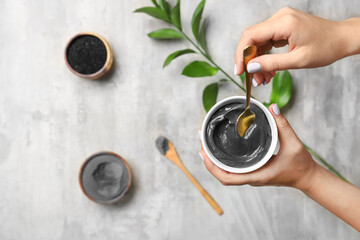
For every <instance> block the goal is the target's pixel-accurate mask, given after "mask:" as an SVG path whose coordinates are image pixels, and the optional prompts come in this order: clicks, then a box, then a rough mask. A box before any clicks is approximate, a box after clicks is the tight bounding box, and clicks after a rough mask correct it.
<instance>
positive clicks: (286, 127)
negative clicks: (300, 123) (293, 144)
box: [269, 103, 297, 143]
mask: <svg viewBox="0 0 360 240" xmlns="http://www.w3.org/2000/svg"><path fill="white" fill-rule="evenodd" d="M269 110H270V112H271V114H272V115H273V117H274V119H275V122H276V125H277V128H278V133H279V140H280V143H285V142H289V138H292V137H293V136H295V137H296V134H295V132H294V130H293V129H292V127H291V126H290V124H289V122H288V120H287V119H286V118H285V117H284V115H282V114H281V113H280V108H279V106H278V105H277V104H276V103H274V104H271V105H270V107H269ZM296 138H297V137H296Z"/></svg>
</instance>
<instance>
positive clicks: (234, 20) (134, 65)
mask: <svg viewBox="0 0 360 240" xmlns="http://www.w3.org/2000/svg"><path fill="white" fill-rule="evenodd" d="M197 2H198V1H190V0H183V4H182V8H181V10H182V12H183V16H184V20H183V25H184V28H185V30H186V31H187V32H189V33H190V28H189V24H190V19H191V15H192V11H193V9H194V8H195V5H196V3H197ZM149 4H150V1H145V0H141V1H119V0H107V1H102V0H93V1H81V0H66V1H45V0H42V1H41V0H37V1H24V0H23V1H20V0H19V1H11V0H2V1H1V3H0V9H1V14H0V36H1V37H0V46H1V47H0V89H1V90H0V91H1V94H0V191H1V197H0V239H3V240H7V239H38V240H40V239H156V240H158V239H358V237H359V236H358V233H357V232H356V231H355V230H353V229H352V228H351V227H349V226H347V225H346V224H345V223H343V222H342V221H341V220H339V219H337V218H336V217H334V216H333V215H332V214H331V213H329V212H327V211H326V210H325V209H323V208H322V207H320V206H319V205H317V204H316V203H314V202H312V201H311V200H310V199H308V198H307V197H305V196H304V195H303V194H302V193H301V192H299V191H296V190H293V189H288V188H276V187H267V188H253V187H249V186H242V187H224V186H222V185H221V184H220V183H219V182H218V181H217V180H216V179H214V178H213V177H212V176H211V174H210V173H209V172H208V171H207V170H206V169H205V167H204V165H203V163H202V161H201V160H200V159H199V156H198V151H199V149H200V143H199V139H198V133H197V130H198V129H199V128H200V126H201V122H202V119H203V118H204V116H205V112H204V110H203V108H202V105H201V93H202V89H203V87H204V86H205V85H207V84H208V83H209V82H210V81H212V80H211V79H207V78H204V79H189V78H186V77H183V76H181V75H180V72H181V70H182V68H183V66H184V65H185V64H186V63H187V62H189V61H190V60H192V59H199V57H197V56H196V55H189V56H184V57H182V58H179V59H177V60H176V61H177V63H172V64H171V65H169V66H168V67H167V68H166V69H164V70H163V69H162V63H163V60H164V59H165V57H166V56H167V55H168V54H169V53H171V52H172V51H174V50H177V49H182V48H185V47H190V45H189V44H187V43H184V42H182V41H174V42H160V41H159V42H157V41H154V40H151V39H149V38H148V37H147V36H146V33H148V32H150V31H151V30H154V29H158V28H160V27H164V26H166V24H164V23H161V22H159V21H157V20H154V19H152V18H149V17H148V16H145V15H142V14H134V13H132V11H133V10H134V9H136V8H139V7H142V6H145V5H149ZM286 5H289V6H292V7H295V8H298V9H301V10H304V11H308V12H310V13H313V14H316V15H318V16H321V17H326V18H329V19H333V20H340V19H344V18H348V17H352V16H356V15H358V14H359V11H358V10H359V9H360V2H359V1H357V0H351V1H347V2H346V4H344V3H343V2H341V1H334V0H332V1H328V0H327V1H325V0H322V1H310V0H308V1H295V0H293V1H280V0H279V1H276V0H271V1H270V0H267V1H261V0H252V1H236V0H228V1H215V0H209V1H208V3H207V6H206V10H205V16H206V18H207V19H208V23H209V28H208V39H209V49H210V53H211V54H212V56H213V57H214V59H215V60H216V62H218V64H219V65H221V66H223V68H224V69H225V70H226V71H228V72H229V73H232V69H233V64H234V51H235V48H236V44H237V42H238V40H239V38H240V36H241V32H242V30H243V29H244V28H245V27H247V26H250V25H253V24H255V23H257V22H259V21H262V20H265V19H266V18H268V17H270V16H271V15H272V14H273V13H275V12H276V11H277V10H278V9H279V8H280V7H282V6H286ZM89 30H90V31H94V32H97V33H99V34H101V35H103V36H104V37H105V38H106V39H107V40H108V41H109V43H110V44H111V46H112V48H113V50H114V54H115V63H114V69H113V71H112V73H111V74H110V75H108V76H107V77H106V78H105V79H103V81H88V80H84V79H79V78H78V77H76V76H74V75H73V74H72V73H71V72H70V71H69V70H68V69H67V68H66V65H65V62H64V56H63V54H64V47H65V44H66V41H67V40H68V39H70V38H71V37H72V36H73V35H75V34H76V33H78V32H82V31H89ZM319 34H320V33H319ZM329 51H331V49H329ZM292 74H293V76H294V87H295V97H294V99H293V103H292V107H291V108H290V109H287V110H286V111H285V113H286V116H287V117H288V119H289V121H290V123H291V124H292V125H293V127H294V128H295V130H296V132H297V134H298V135H299V137H300V138H301V139H302V140H303V141H304V142H305V143H307V144H309V145H310V146H312V147H313V148H314V149H316V150H317V151H318V152H319V153H320V154H321V155H322V156H323V157H325V158H326V159H327V160H328V161H329V162H331V163H332V164H333V165H334V166H335V167H336V168H337V169H339V170H340V171H341V173H343V174H344V175H345V176H346V177H347V178H348V179H349V180H350V181H352V182H353V183H354V184H356V185H357V186H360V174H359V173H360V164H359V163H360V159H359V154H360V148H359V147H358V146H359V144H360V139H359V138H358V136H359V135H360V107H359V106H360V105H359V104H358V102H359V101H360V91H359V90H358V89H359V87H360V86H359V82H358V76H359V74H360V56H356V57H351V58H348V59H344V60H341V61H339V62H337V63H335V64H333V65H332V66H329V67H325V68H319V69H314V70H297V71H292ZM219 77H221V76H220V74H219ZM269 90H270V89H269V87H268V86H265V87H260V88H257V89H256V90H254V95H255V96H257V97H258V98H260V99H264V100H265V99H266V98H267V97H268V95H269ZM235 94H243V93H241V92H240V91H239V90H238V89H237V88H236V87H234V86H233V85H231V84H228V85H226V86H224V87H223V88H221V93H220V96H219V98H220V99H221V98H224V97H227V96H232V95H235ZM160 134H163V135H165V136H167V137H168V138H169V139H171V140H172V141H173V143H174V145H175V147H176V148H177V150H178V153H179V155H180V157H181V158H182V160H183V162H184V163H185V165H186V166H187V167H188V168H189V170H190V171H191V172H192V173H193V174H194V175H195V176H196V178H197V179H198V180H199V181H200V182H201V184H202V185H203V186H204V187H205V188H206V189H207V190H208V191H209V192H210V193H211V194H212V196H213V197H214V198H215V199H216V200H217V201H218V203H219V204H220V205H221V206H222V207H223V209H224V212H225V213H224V215H223V216H221V217H219V216H217V214H216V213H215V212H214V211H213V210H212V209H211V208H210V207H209V205H208V204H207V203H206V201H205V200H204V199H203V198H202V196H201V195H200V193H199V192H198V191H197V190H196V189H195V188H194V187H193V186H192V185H191V183H190V181H189V180H188V179H187V178H186V177H185V175H184V174H183V173H181V172H180V171H179V170H178V169H177V168H176V167H175V166H174V165H173V164H172V163H170V162H169V161H168V160H166V159H165V158H164V157H163V156H162V155H161V154H160V153H159V152H158V151H157V149H156V148H155V143H154V141H155V139H156V138H157V137H158V135H160ZM99 150H111V151H114V152H117V153H119V154H120V155H122V156H123V157H124V158H125V159H127V161H128V162H129V164H130V166H131V168H132V171H133V174H134V185H133V188H132V189H131V191H130V192H129V194H128V195H127V196H126V197H125V198H124V199H123V201H122V202H120V203H119V204H117V205H114V206H102V205H97V204H95V203H93V202H91V201H89V200H88V199H87V198H86V197H85V196H84V195H83V194H82V192H81V190H80V187H79V184H78V170H79V168H80V166H81V164H82V162H83V160H84V159H85V158H86V157H87V156H89V155H90V154H92V153H94V152H96V151H99Z"/></svg>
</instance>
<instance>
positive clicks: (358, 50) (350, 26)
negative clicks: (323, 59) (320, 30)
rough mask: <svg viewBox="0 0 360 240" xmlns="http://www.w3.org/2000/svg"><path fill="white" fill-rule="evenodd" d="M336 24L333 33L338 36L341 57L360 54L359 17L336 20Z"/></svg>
mask: <svg viewBox="0 0 360 240" xmlns="http://www.w3.org/2000/svg"><path fill="white" fill-rule="evenodd" d="M337 26H338V27H337V28H338V30H337V31H336V33H335V34H336V35H337V36H338V37H339V44H340V45H339V46H340V48H341V49H342V50H343V54H344V56H342V57H347V56H351V55H355V54H360V18H349V19H347V20H344V21H340V22H337ZM342 57H341V58H342Z"/></svg>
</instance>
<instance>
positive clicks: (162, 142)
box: [155, 136, 223, 215]
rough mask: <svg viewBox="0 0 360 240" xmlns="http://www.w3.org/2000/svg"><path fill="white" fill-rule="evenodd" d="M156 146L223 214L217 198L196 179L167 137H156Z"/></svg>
mask: <svg viewBox="0 0 360 240" xmlns="http://www.w3.org/2000/svg"><path fill="white" fill-rule="evenodd" d="M155 143H156V147H157V148H158V150H159V151H160V152H161V153H162V154H163V155H165V157H167V158H168V159H170V160H171V161H172V162H173V163H175V164H176V166H178V167H179V168H180V169H181V170H182V171H183V172H184V173H185V174H186V176H187V177H188V178H189V179H190V181H191V182H192V183H193V184H194V185H195V187H196V188H197V189H198V190H199V191H200V193H201V194H202V195H203V196H204V198H205V199H206V201H208V203H209V204H210V206H211V207H212V208H213V209H214V210H215V211H216V212H217V213H218V214H219V215H221V214H223V210H222V209H221V207H220V206H219V205H218V204H217V203H216V202H215V200H214V199H213V198H212V197H211V196H210V194H209V193H208V192H207V191H206V190H205V189H204V188H203V187H202V186H201V185H200V184H199V183H198V181H196V179H195V178H194V177H193V176H192V175H191V173H190V172H189V171H188V170H187V169H186V168H185V166H184V164H183V163H182V161H181V160H180V158H179V156H178V154H177V153H176V150H175V148H174V146H173V144H172V142H170V141H169V140H168V139H167V138H165V137H162V136H160V137H158V138H157V139H156V142H155Z"/></svg>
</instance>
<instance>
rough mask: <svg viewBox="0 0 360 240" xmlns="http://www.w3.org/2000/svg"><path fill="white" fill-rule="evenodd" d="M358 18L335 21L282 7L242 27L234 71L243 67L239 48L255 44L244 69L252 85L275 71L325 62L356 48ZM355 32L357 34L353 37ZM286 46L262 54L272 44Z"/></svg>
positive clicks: (257, 83)
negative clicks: (285, 49) (280, 50)
mask: <svg viewBox="0 0 360 240" xmlns="http://www.w3.org/2000/svg"><path fill="white" fill-rule="evenodd" d="M359 24H360V21H359V19H349V20H346V21H341V22H335V21H329V20H326V19H322V18H319V17H316V16H312V15H310V14H307V13H304V12H301V11H298V10H295V9H292V8H288V7H286V8H282V9H280V10H279V11H278V12H277V13H276V14H275V15H273V16H272V17H271V18H269V19H268V20H266V21H264V22H262V23H259V24H257V25H255V26H252V27H249V28H247V29H245V30H244V32H243V34H242V36H241V39H240V42H239V44H238V46H237V50H236V56H235V63H236V64H235V69H234V74H237V75H239V74H241V73H242V72H243V71H244V66H243V49H244V48H245V47H246V46H248V45H251V44H253V45H256V46H257V47H258V55H259V56H258V57H256V58H254V59H252V60H251V61H250V62H249V64H248V65H247V70H248V72H250V73H255V74H254V81H253V84H254V86H258V85H259V84H261V83H264V84H265V83H269V82H270V80H271V78H272V77H273V76H274V75H275V71H278V70H285V69H296V68H314V67H320V66H325V65H328V64H330V63H333V62H335V61H337V60H338V59H341V58H343V57H346V56H349V55H352V54H356V53H358V52H359V49H360V47H359V45H360V43H359V42H358V41H359V34H360V32H359V27H358V26H359ZM356 36H357V37H356ZM285 45H288V46H289V51H288V52H287V53H280V54H265V53H266V52H268V51H269V50H270V49H272V47H276V48H277V47H283V46H285Z"/></svg>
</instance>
